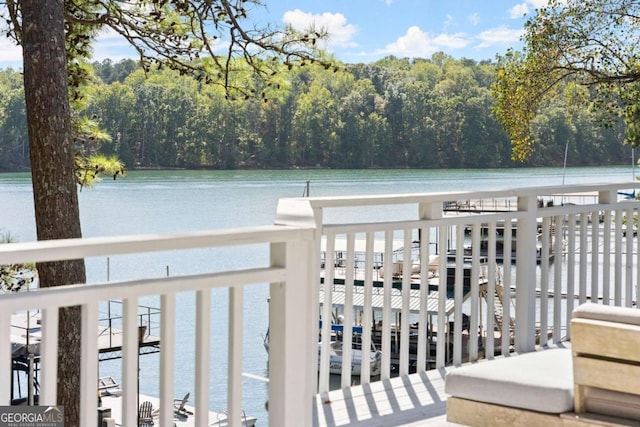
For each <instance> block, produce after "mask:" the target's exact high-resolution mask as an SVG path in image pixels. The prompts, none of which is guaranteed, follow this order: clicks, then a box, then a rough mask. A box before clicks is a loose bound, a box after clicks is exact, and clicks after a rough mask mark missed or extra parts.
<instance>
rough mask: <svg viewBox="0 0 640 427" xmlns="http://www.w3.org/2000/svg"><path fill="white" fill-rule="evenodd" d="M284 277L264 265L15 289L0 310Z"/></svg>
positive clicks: (283, 272)
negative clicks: (210, 271)
mask: <svg viewBox="0 0 640 427" xmlns="http://www.w3.org/2000/svg"><path fill="white" fill-rule="evenodd" d="M286 277H287V273H286V269H285V268H279V267H271V268H268V267H265V268H252V269H246V270H237V271H227V272H217V273H203V274H191V275H184V276H171V277H160V278H153V279H137V280H126V281H119V282H104V283H95V284H92V285H89V286H87V285H84V284H74V285H64V286H54V287H49V288H38V289H35V290H33V291H30V292H16V293H12V294H5V295H2V298H0V313H13V312H17V311H20V310H29V309H35V308H49V307H68V306H71V305H81V304H88V303H94V302H97V301H108V300H113V299H116V298H118V299H119V298H138V297H142V296H147V295H163V294H172V293H179V292H185V291H197V290H202V289H213V288H228V287H230V286H244V285H248V284H257V283H268V282H279V281H284V280H286ZM136 315H137V314H136Z"/></svg>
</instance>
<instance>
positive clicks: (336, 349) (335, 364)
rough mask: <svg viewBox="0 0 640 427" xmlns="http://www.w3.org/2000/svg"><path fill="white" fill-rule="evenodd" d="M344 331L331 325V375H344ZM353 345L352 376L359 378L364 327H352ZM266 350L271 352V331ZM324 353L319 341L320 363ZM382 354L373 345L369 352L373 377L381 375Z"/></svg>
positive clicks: (266, 336)
mask: <svg viewBox="0 0 640 427" xmlns="http://www.w3.org/2000/svg"><path fill="white" fill-rule="evenodd" d="M319 326H320V329H322V321H320V325H319ZM343 331H344V325H342V324H339V323H332V324H331V343H330V344H329V372H330V373H331V374H336V375H340V374H342V365H343V352H344V351H343V339H342V337H343ZM352 334H353V335H352V344H351V375H355V376H359V375H360V374H361V372H362V355H363V351H362V338H361V337H362V326H352ZM263 341H264V348H265V349H266V350H267V352H268V351H269V331H268V330H267V333H266V334H265V336H264V339H263ZM321 353H322V341H318V362H320V357H321V356H320V355H321ZM381 358H382V352H381V351H380V350H379V349H378V348H377V347H376V345H375V344H373V343H372V344H371V351H370V352H369V372H370V375H372V376H377V375H379V374H380V362H381Z"/></svg>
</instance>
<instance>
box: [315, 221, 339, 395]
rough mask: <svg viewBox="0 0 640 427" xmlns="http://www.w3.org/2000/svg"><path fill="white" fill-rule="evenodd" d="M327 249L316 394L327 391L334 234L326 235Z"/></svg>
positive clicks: (333, 274) (333, 273) (333, 270)
mask: <svg viewBox="0 0 640 427" xmlns="http://www.w3.org/2000/svg"><path fill="white" fill-rule="evenodd" d="M326 239H327V247H326V256H325V262H324V287H323V290H324V305H323V306H322V331H321V336H322V338H321V345H322V348H321V353H320V355H321V358H320V366H319V368H320V376H319V378H318V392H319V393H327V392H328V391H329V345H330V344H331V322H332V319H331V312H332V303H333V297H332V294H333V286H334V284H333V280H334V276H335V239H336V236H335V234H332V233H330V234H327V236H326Z"/></svg>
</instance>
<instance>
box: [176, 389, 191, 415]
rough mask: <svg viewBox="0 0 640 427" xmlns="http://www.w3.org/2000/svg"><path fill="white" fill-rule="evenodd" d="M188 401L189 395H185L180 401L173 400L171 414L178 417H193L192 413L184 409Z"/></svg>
mask: <svg viewBox="0 0 640 427" xmlns="http://www.w3.org/2000/svg"><path fill="white" fill-rule="evenodd" d="M188 401H189V393H187V394H185V395H184V397H183V398H182V399H173V413H174V414H175V415H176V416H178V417H183V418H184V417H187V416H189V415H193V412H191V411H189V410H188V409H186V408H185V405H186V404H187V402H188Z"/></svg>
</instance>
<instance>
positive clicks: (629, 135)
mask: <svg viewBox="0 0 640 427" xmlns="http://www.w3.org/2000/svg"><path fill="white" fill-rule="evenodd" d="M525 31H526V32H525V35H524V36H523V41H524V43H525V46H524V48H523V50H522V52H518V51H514V50H510V51H508V52H507V54H506V55H504V56H503V57H500V58H499V60H498V71H497V74H496V82H495V84H494V85H493V88H492V89H493V95H494V97H495V99H496V102H495V106H494V112H495V114H496V115H497V117H498V118H499V119H500V120H501V121H502V123H503V125H504V127H505V129H506V131H507V133H508V134H509V136H510V138H511V141H512V146H513V153H512V157H513V158H514V159H517V160H523V159H525V158H527V157H528V156H529V155H531V153H532V152H533V149H534V147H533V144H534V141H533V138H532V133H531V124H532V122H533V120H534V119H535V117H536V113H537V111H538V109H539V108H540V107H541V106H543V105H544V103H545V102H547V101H549V100H550V99H551V98H562V99H564V100H565V101H566V103H567V104H568V105H569V106H571V105H575V104H576V103H582V104H584V103H589V104H590V105H591V106H592V107H593V108H594V109H595V110H596V112H597V115H598V119H599V120H600V122H601V123H602V124H603V125H605V126H609V125H611V124H612V123H613V122H614V121H615V119H616V118H617V117H618V116H621V117H622V118H623V119H624V121H625V124H626V142H627V143H630V144H632V145H633V146H637V145H640V104H639V103H638V99H639V97H638V95H639V94H640V87H639V86H638V81H639V80H640V58H639V56H638V53H639V47H638V40H639V38H640V1H638V0H604V1H603V0H587V1H584V0H550V2H549V5H548V6H547V7H544V8H541V9H539V10H537V11H536V14H535V15H533V16H532V17H531V18H530V19H529V20H528V21H527V23H526V25H525ZM580 87H582V88H584V89H582V90H581V89H579V88H580Z"/></svg>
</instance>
